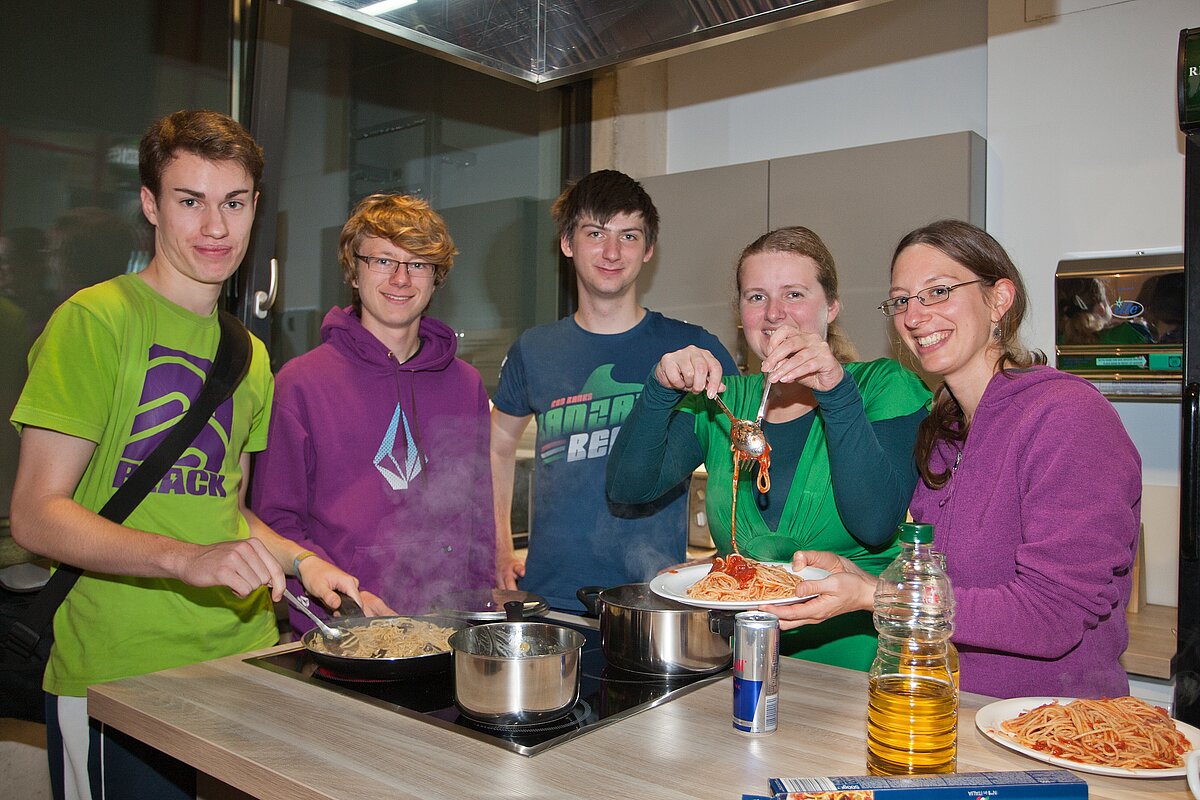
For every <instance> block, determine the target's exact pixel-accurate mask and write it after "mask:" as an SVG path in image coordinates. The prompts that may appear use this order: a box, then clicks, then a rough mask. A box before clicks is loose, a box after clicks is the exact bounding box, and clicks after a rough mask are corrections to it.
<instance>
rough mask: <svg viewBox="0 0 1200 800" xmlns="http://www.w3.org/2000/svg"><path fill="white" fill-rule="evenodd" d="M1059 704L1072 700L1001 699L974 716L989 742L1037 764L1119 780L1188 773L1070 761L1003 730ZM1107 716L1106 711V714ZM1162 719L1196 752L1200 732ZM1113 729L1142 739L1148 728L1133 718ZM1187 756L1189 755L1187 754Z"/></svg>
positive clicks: (1116, 711) (1116, 710) (1173, 768)
mask: <svg viewBox="0 0 1200 800" xmlns="http://www.w3.org/2000/svg"><path fill="white" fill-rule="evenodd" d="M1055 701H1057V702H1058V704H1059V705H1060V706H1066V705H1067V704H1069V703H1071V702H1073V698H1070V697H1016V698H1013V699H1011V700H999V701H997V702H995V703H990V704H988V705H986V706H984V707H983V708H981V709H979V711H978V712H977V713H976V714H975V727H977V728H979V730H980V732H981V733H983V735H984V736H987V737H988V738H989V739H991V740H993V741H995V742H996V743H997V744H1001V745H1003V746H1005V747H1007V748H1009V749H1010V750H1015V751H1016V752H1018V753H1021V754H1022V755H1026V756H1029V757H1030V758H1036V759H1037V760H1038V761H1043V762H1045V763H1047V764H1054V765H1055V766H1059V767H1066V768H1067V769H1073V770H1075V771H1077V772H1090V773H1093V774H1095V775H1110V776H1113V777H1117V778H1173V777H1179V776H1182V775H1184V774H1185V771H1184V767H1183V766H1171V767H1158V768H1153V769H1146V768H1136V767H1119V766H1109V765H1106V764H1103V763H1085V762H1081V761H1077V760H1073V759H1071V758H1066V757H1064V756H1062V755H1059V756H1056V755H1053V754H1052V753H1050V752H1047V751H1046V750H1035V749H1034V748H1033V747H1030V746H1028V745H1027V744H1025V743H1022V742H1021V741H1018V738H1017V736H1015V735H1014V734H1011V733H1008V732H1006V731H1005V730H1004V728H1003V727H1002V725H1003V723H1005V722H1010V723H1011V722H1012V721H1013V720H1016V719H1017V717H1019V716H1020V715H1021V714H1023V713H1024V712H1027V711H1032V710H1033V709H1036V708H1038V707H1039V706H1043V705H1045V704H1047V703H1054V702H1055ZM1105 702H1107V703H1119V702H1122V701H1120V700H1117V701H1105ZM1106 713H1107V712H1106ZM1112 713H1113V714H1116V715H1126V714H1128V712H1127V711H1124V710H1121V709H1120V708H1118V707H1115V706H1114V707H1113V710H1112ZM1163 720H1165V721H1167V722H1169V723H1171V724H1173V726H1174V728H1175V730H1176V731H1178V732H1179V733H1180V734H1182V736H1183V738H1184V739H1186V740H1187V743H1188V744H1190V745H1191V748H1192V749H1193V750H1194V749H1196V748H1198V747H1200V730H1197V729H1196V728H1193V727H1192V726H1191V725H1188V724H1186V723H1183V722H1180V721H1178V720H1173V719H1169V718H1167V717H1166V715H1165V714H1164V715H1163ZM1113 727H1114V728H1117V729H1120V728H1122V727H1124V728H1127V729H1129V730H1130V731H1131V735H1132V736H1134V737H1136V738H1139V739H1140V738H1143V737H1144V736H1145V734H1146V733H1147V730H1148V727H1147V726H1146V725H1145V724H1144V722H1140V721H1138V720H1137V719H1136V717H1132V718H1130V719H1129V720H1128V722H1123V721H1121V720H1118V719H1114V722H1113ZM1127 744H1129V745H1131V746H1137V747H1141V746H1142V744H1141V743H1134V742H1133V741H1130V742H1128V743H1127ZM1184 756H1185V757H1186V754H1184Z"/></svg>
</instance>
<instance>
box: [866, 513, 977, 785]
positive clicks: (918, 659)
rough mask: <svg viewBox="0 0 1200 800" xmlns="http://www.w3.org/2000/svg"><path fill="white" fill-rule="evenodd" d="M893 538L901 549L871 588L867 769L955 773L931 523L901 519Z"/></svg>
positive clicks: (945, 601)
mask: <svg viewBox="0 0 1200 800" xmlns="http://www.w3.org/2000/svg"><path fill="white" fill-rule="evenodd" d="M898 538H899V540H900V555H898V556H897V557H896V560H895V561H893V562H892V563H891V565H890V566H888V568H887V569H885V570H884V571H883V573H882V574H881V575H880V576H879V585H878V586H877V587H876V590H875V629H876V630H877V631H878V632H879V649H878V651H877V652H876V655H875V662H874V663H873V664H872V665H871V672H870V675H869V679H870V689H869V696H868V705H867V769H868V770H869V771H870V772H871V773H873V774H876V775H920V774H926V773H936V772H954V768H955V760H956V757H957V751H958V747H957V740H958V690H957V687H956V680H955V678H956V676H955V675H954V674H953V673H954V672H957V658H953V661H952V656H951V651H950V647H951V646H952V645H950V634H951V633H952V632H953V624H954V595H953V593H952V592H951V588H950V580H949V578H947V577H946V572H945V570H944V569H942V564H941V560H940V559H939V558H938V556H937V554H936V553H934V551H933V526H932V525H927V524H923V523H906V524H903V525H901V526H900V529H899V536H898ZM954 655H957V654H954Z"/></svg>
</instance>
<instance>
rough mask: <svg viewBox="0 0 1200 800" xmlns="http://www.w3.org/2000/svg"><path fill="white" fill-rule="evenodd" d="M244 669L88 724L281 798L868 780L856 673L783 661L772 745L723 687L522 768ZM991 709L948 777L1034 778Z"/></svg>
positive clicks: (115, 699)
mask: <svg viewBox="0 0 1200 800" xmlns="http://www.w3.org/2000/svg"><path fill="white" fill-rule="evenodd" d="M287 647H289V646H288V645H284V646H281V647H280V648H272V649H271V650H267V651H259V654H262V653H266V652H276V651H278V650H281V649H285V648H287ZM246 657H247V656H232V657H229V658H224V659H218V660H215V661H210V662H206V663H203V664H196V665H192V666H187V667H180V668H177V669H172V670H167V671H164V672H159V673H155V674H153V675H146V676H142V677H137V678H129V679H126V680H122V681H116V682H114V683H109V684H103V685H99V686H95V687H93V688H92V689H91V691H90V693H89V704H88V709H89V713H90V714H91V715H92V716H94V717H96V718H98V719H100V720H101V721H103V722H104V723H106V724H109V725H112V726H114V727H116V728H118V729H120V730H123V731H125V732H127V733H129V734H130V735H132V736H135V737H137V738H138V739H141V740H143V741H146V742H149V743H150V744H152V745H154V746H155V747H158V748H159V749H161V750H164V751H166V752H168V753H170V754H172V755H174V756H175V757H177V758H181V759H183V760H184V761H187V762H188V763H190V764H192V765H194V766H195V767H196V768H198V769H199V770H201V771H203V772H206V773H208V774H209V775H212V776H215V777H217V778H219V779H220V780H221V781H223V782H225V783H226V784H228V785H230V786H233V787H235V788H237V789H240V790H241V791H244V792H247V793H249V794H250V795H252V796H254V797H259V798H271V799H278V800H284V798H287V800H294V799H296V798H300V799H301V800H307V799H309V798H327V799H329V800H333V799H335V798H337V799H346V800H374V798H380V799H381V800H382V798H388V800H403V799H404V798H413V799H414V800H415V798H421V800H439V798H444V799H445V800H450V799H451V798H454V800H458V798H463V797H469V798H481V797H489V798H491V797H524V798H529V797H532V798H552V797H553V798H562V797H570V798H612V797H622V798H641V797H644V798H654V800H693V799H694V798H697V797H703V798H712V799H713V800H722V799H725V800H736V798H739V797H741V795H742V793H744V792H758V793H761V792H765V790H766V781H767V778H769V777H772V776H803V775H860V774H862V773H863V771H864V769H865V767H864V758H865V747H866V745H865V736H866V734H865V729H866V700H867V685H866V675H865V674H864V673H861V672H853V671H850V670H845V669H840V668H837V667H828V666H824V665H820V664H812V663H808V662H804V661H797V660H794V659H787V658H785V659H783V660H782V664H781V668H780V684H781V685H780V723H779V730H778V731H777V732H776V733H774V734H772V735H769V736H764V737H746V736H742V735H739V734H737V733H735V732H734V731H733V730H732V728H731V726H730V697H731V692H732V688H731V680H730V679H729V678H725V679H722V680H719V681H717V682H715V683H712V684H709V685H707V686H704V687H702V688H699V689H696V690H695V691H693V692H690V693H688V694H685V695H683V696H681V697H679V698H677V699H674V700H672V701H671V702H668V703H665V704H663V705H660V706H657V707H655V708H651V709H648V710H646V711H643V712H641V713H639V714H636V715H634V716H632V717H629V718H627V719H623V720H619V721H617V722H614V723H613V724H611V725H608V726H606V727H602V728H598V729H596V730H595V731H593V732H591V733H588V734H587V735H584V736H579V737H577V738H575V739H572V740H570V741H568V742H566V743H565V744H562V745H560V746H558V747H555V748H554V749H551V750H548V751H546V752H544V753H540V754H538V755H536V756H533V757H525V756H520V755H517V754H514V753H511V752H508V751H506V750H502V749H500V748H498V747H495V746H493V745H490V744H487V743H484V742H480V741H476V740H474V739H471V738H468V737H466V736H463V735H460V734H458V733H455V732H454V731H451V730H447V729H443V728H440V727H436V726H433V725H429V724H426V723H424V722H422V721H419V720H416V719H410V718H408V717H405V716H401V715H398V714H396V713H393V712H391V711H389V710H387V709H384V708H380V707H376V706H373V705H370V704H367V703H363V702H360V701H357V700H355V699H353V698H350V697H347V696H344V695H341V694H338V693H337V692H334V691H331V690H329V689H326V688H323V687H321V686H317V685H313V684H308V683H301V682H298V681H295V680H292V679H289V678H286V677H284V676H281V675H277V674H275V673H273V672H270V671H268V670H264V669H261V668H259V667H255V666H252V665H250V664H247V663H245V662H244V659H245V658H246ZM989 701H990V698H986V697H983V696H979V695H970V694H965V695H963V696H962V701H961V716H960V723H959V724H960V736H959V770H960V771H964V772H965V771H982V770H1020V769H1036V768H1038V767H1039V766H1040V765H1039V764H1038V762H1035V761H1032V760H1030V759H1027V758H1025V757H1023V756H1020V755H1017V754H1016V753H1012V752H1010V751H1008V750H1006V749H1004V748H1002V747H1000V746H998V745H996V744H995V743H993V742H991V741H990V740H988V739H987V738H986V737H984V736H983V735H982V734H980V733H979V732H978V731H977V730H976V729H975V727H974V718H975V712H976V711H977V710H978V709H979V708H981V707H982V706H984V705H985V704H987V703H988V702H989ZM1083 777H1085V778H1086V780H1087V782H1088V784H1089V792H1090V797H1092V798H1093V799H1094V800H1106V799H1111V800H1117V799H1118V798H1133V799H1135V800H1136V799H1138V798H1146V799H1147V800H1148V799H1149V798H1164V800H1165V799H1167V798H1170V799H1172V800H1185V798H1190V797H1191V795H1190V794H1189V793H1188V791H1187V785H1186V782H1185V781H1184V780H1183V779H1182V778H1173V779H1159V780H1128V779H1119V778H1108V777H1102V776H1094V775H1084V776H1083Z"/></svg>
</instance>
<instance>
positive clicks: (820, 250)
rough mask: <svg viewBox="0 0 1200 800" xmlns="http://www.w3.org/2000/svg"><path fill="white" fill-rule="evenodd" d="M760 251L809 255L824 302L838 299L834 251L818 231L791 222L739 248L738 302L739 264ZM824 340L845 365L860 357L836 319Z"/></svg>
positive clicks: (740, 282) (738, 272)
mask: <svg viewBox="0 0 1200 800" xmlns="http://www.w3.org/2000/svg"><path fill="white" fill-rule="evenodd" d="M759 253H791V254H792V255H797V256H806V257H808V258H811V259H812V260H813V261H814V262H815V263H816V265H817V283H819V284H821V289H822V290H824V292H825V299H826V301H827V302H829V303H833V301H835V300H837V299H838V278H837V267H836V266H835V265H834V263H833V254H832V253H830V252H829V248H828V247H826V246H825V243H824V242H823V241H821V237H820V236H817V234H815V233H813V232H812V231H811V230H809V229H808V228H805V227H802V226H800V225H792V226H790V227H787V228H776V229H775V230H773V231H770V232H769V233H764V234H763V235H762V236H760V237H758V238H757V239H755V240H754V241H753V242H751V243H750V244H748V245H746V248H745V249H744V250H742V254H741V255H740V256H738V262H737V293H738V297H737V302H738V303H740V301H741V294H742V264H744V263H745V261H746V259H747V258H749V257H750V256H755V255H758V254H759ZM825 341H826V342H828V343H829V349H830V350H831V351H833V357H834V358H836V359H837V360H838V361H839V362H841V363H843V364H848V363H850V362H851V361H858V360H859V358H860V356H859V354H858V348H857V347H855V346H854V342H852V341H851V340H850V337H849V335H847V334H846V330H845V328H843V327H842V326H841V324H840V323H839V322H838V321H837V320H834V321H833V322H830V323H829V329H828V330H827V331H826V333H825Z"/></svg>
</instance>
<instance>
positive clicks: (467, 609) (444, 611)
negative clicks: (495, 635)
mask: <svg viewBox="0 0 1200 800" xmlns="http://www.w3.org/2000/svg"><path fill="white" fill-rule="evenodd" d="M514 600H517V601H520V602H521V604H522V608H521V615H522V616H523V617H526V618H528V617H540V616H543V615H545V614H546V612H547V611H549V610H550V604H549V603H547V602H546V600H545V599H544V598H543V597H541V596H540V595H536V594H533V593H532V592H522V591H519V590H512V589H471V590H468V591H463V592H454V593H452V594H446V595H442V596H441V597H439V598H438V599H436V600H434V601H433V611H432V612H431V613H433V614H441V615H443V616H446V617H454V618H456V619H465V620H470V621H472V622H494V621H496V620H503V619H505V618H506V615H505V613H504V604H505V603H509V602H512V601H514Z"/></svg>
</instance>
